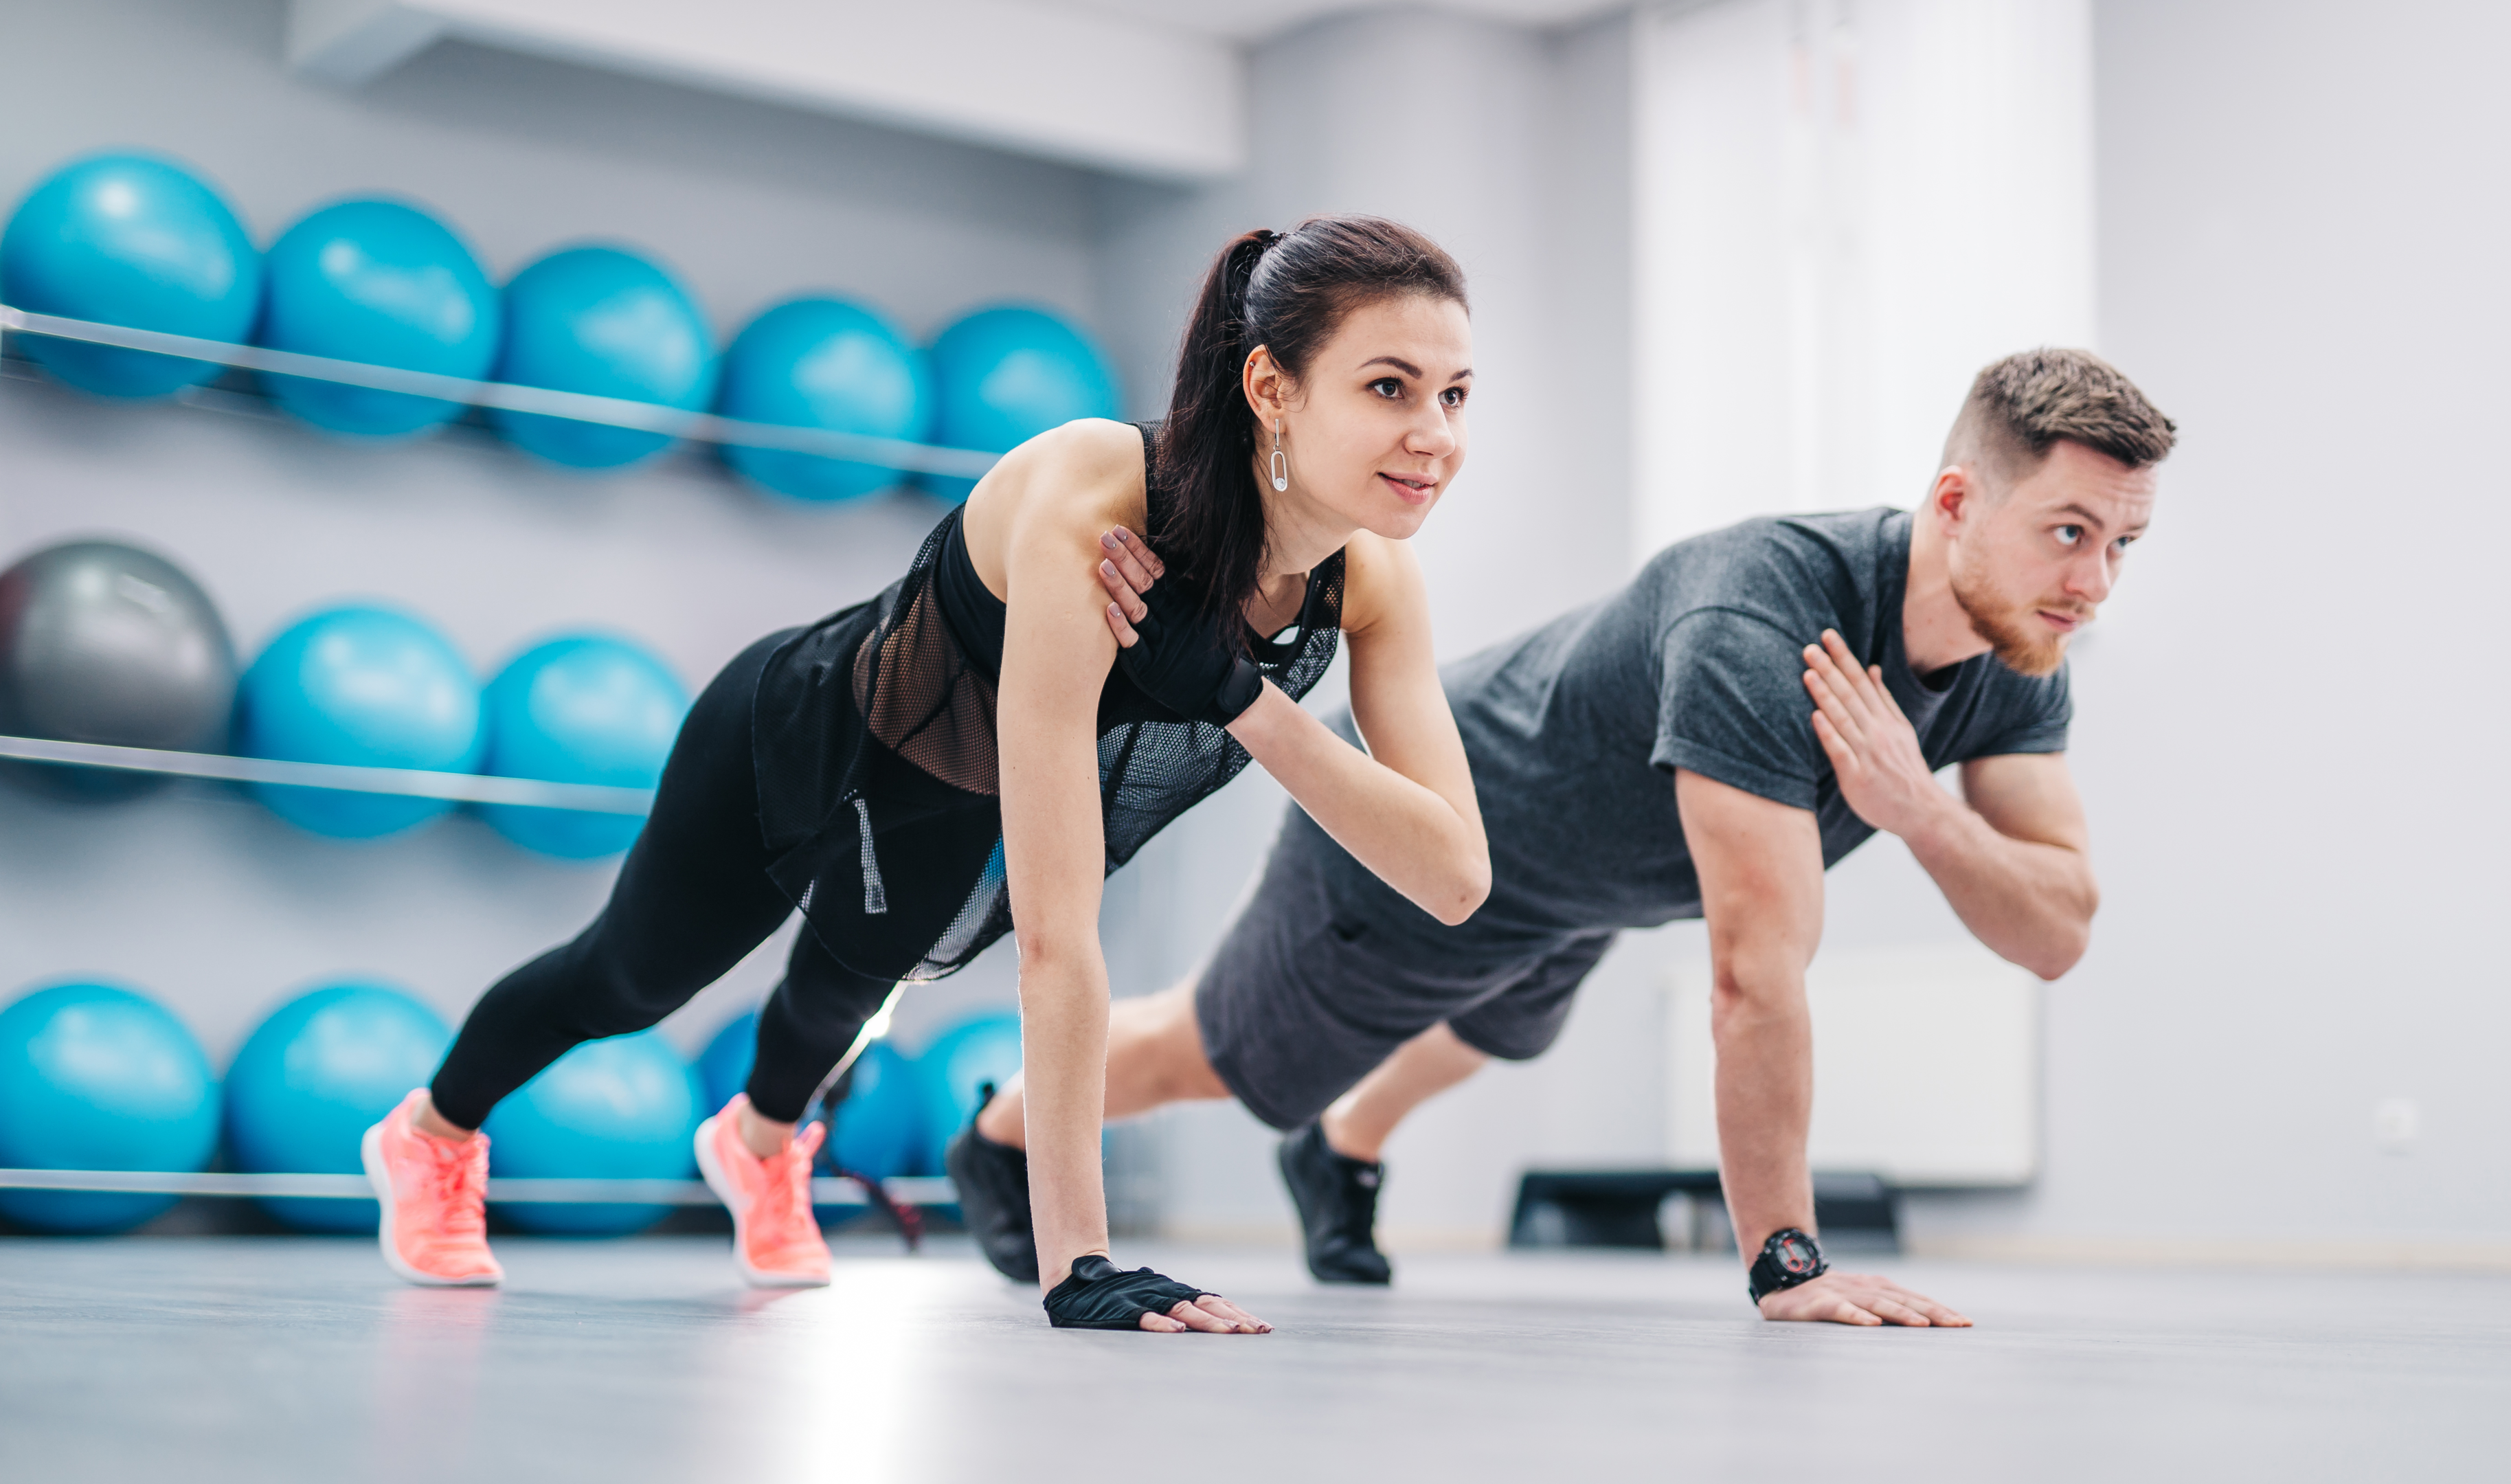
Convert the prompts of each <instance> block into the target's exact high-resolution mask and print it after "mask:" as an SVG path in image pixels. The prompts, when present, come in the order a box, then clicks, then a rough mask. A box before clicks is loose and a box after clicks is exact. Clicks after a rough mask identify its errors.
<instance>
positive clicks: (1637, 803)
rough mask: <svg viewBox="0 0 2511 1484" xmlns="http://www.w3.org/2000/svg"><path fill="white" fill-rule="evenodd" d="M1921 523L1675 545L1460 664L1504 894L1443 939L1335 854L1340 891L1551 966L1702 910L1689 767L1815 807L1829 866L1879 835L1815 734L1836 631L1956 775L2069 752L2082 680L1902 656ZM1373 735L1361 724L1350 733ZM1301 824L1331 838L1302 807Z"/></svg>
mask: <svg viewBox="0 0 2511 1484" xmlns="http://www.w3.org/2000/svg"><path fill="white" fill-rule="evenodd" d="M1909 570H1910V516H1909V514H1908V513H1907V512H1905V511H1898V510H1891V509H1875V510H1859V511H1850V512H1846V513H1843V514H1837V515H1810V516H1786V517H1778V518H1770V519H1761V520H1752V521H1746V522H1744V523H1743V524H1741V525H1738V526H1730V527H1727V528H1725V529H1724V530H1718V531H1712V532H1710V533H1708V534H1706V535H1701V536H1695V537H1693V538H1692V539H1690V540H1688V541H1682V542H1678V543H1677V544H1675V545H1673V546H1670V547H1668V548H1666V549H1665V550H1664V551H1662V552H1660V553H1658V554H1657V555H1656V557H1655V558H1654V559H1653V560H1651V561H1650V562H1649V563H1648V565H1647V566H1646V567H1645V568H1644V569H1643V570H1642V571H1641V573H1640V574H1639V576H1638V577H1637V578H1635V579H1633V581H1632V582H1631V584H1630V585H1629V586H1628V587H1625V588H1623V589H1622V590H1621V591H1620V592H1618V593H1615V594H1613V595H1612V596H1611V597H1608V598H1606V599H1604V600H1603V602H1601V603H1597V604H1593V605H1589V606H1587V607H1584V608H1579V609H1577V610H1575V611H1573V612H1569V613H1566V614H1564V615H1563V616H1561V617H1560V618H1557V619H1555V620H1553V621H1552V622H1551V623H1548V624H1545V625H1544V626H1543V627H1541V628H1539V629H1536V630H1534V631H1533V632H1532V633H1530V634H1526V635H1524V636H1522V637H1520V638H1518V639H1514V640H1510V641H1508V642H1506V643H1504V644H1497V645H1495V646H1493V647H1491V648H1488V649H1486V650H1484V651H1482V652H1481V653H1479V654H1476V655H1473V656H1471V657H1470V658H1467V659H1463V660H1459V661H1457V662H1456V663H1454V664H1452V665H1449V666H1448V667H1447V669H1446V670H1445V671H1444V672H1443V673H1442V679H1443V680H1444V682H1445V683H1446V685H1447V690H1448V701H1449V705H1450V706H1452V707H1453V708H1454V710H1455V714H1456V725H1457V727H1458V729H1459V730H1460V731H1461V732H1462V733H1463V735H1464V742H1465V754H1466V757H1467V758H1468V759H1469V760H1470V762H1472V764H1473V771H1474V788H1475V791H1476V793H1477V794H1478V795H1479V796H1480V798H1481V801H1482V810H1483V824H1484V827H1485V828H1486V829H1487V831H1488V833H1489V836H1490V850H1491V894H1490V899H1489V900H1488V901H1487V902H1485V903H1484V904H1483V907H1482V910H1481V911H1479V912H1477V913H1475V914H1474V916H1473V918H1471V919H1469V920H1468V921H1467V922H1465V923H1464V925H1463V926H1461V927H1455V928H1444V927H1441V926H1440V925H1439V924H1438V921H1437V919H1435V918H1432V917H1431V916H1430V915H1429V914H1427V913H1425V912H1423V911H1421V910H1420V909H1419V908H1417V907H1414V906H1413V905H1412V904H1411V903H1410V902H1408V901H1406V900H1404V898H1403V897H1401V896H1399V895H1398V894H1397V893H1396V892H1395V891H1394V890H1393V889H1392V888H1390V887H1388V886H1387V885H1386V884H1385V883H1384V882H1382V881H1380V880H1378V879H1377V878H1376V877H1374V876H1372V875H1371V874H1370V872H1369V871H1368V869H1367V868H1365V867H1363V866H1361V865H1360V864H1359V863H1358V862H1357V861H1354V860H1353V859H1351V858H1350V857H1349V856H1348V855H1345V854H1344V853H1343V852H1341V851H1340V850H1335V849H1332V848H1331V847H1329V848H1328V849H1327V850H1326V852H1325V853H1326V856H1327V858H1328V860H1329V865H1328V866H1327V868H1326V869H1327V871H1328V873H1329V876H1330V878H1331V879H1332V884H1333V889H1334V891H1335V895H1336V899H1337V900H1339V901H1341V902H1344V903H1347V904H1349V909H1350V911H1351V913H1352V914H1353V915H1354V917H1355V918H1356V919H1358V920H1363V921H1367V922H1369V923H1370V924H1371V927H1372V930H1374V931H1376V932H1379V933H1381V934H1384V935H1389V936H1396V937H1401V938H1403V939H1404V940H1405V941H1407V942H1408V943H1412V944H1417V946H1418V947H1420V948H1421V949H1422V951H1424V952H1435V953H1442V954H1448V953H1459V952H1461V953H1466V954H1470V955H1473V956H1475V957H1487V956H1493V955H1508V956H1519V955H1527V956H1531V955H1540V954H1544V953H1549V952H1551V951H1552V950H1553V949H1554V948H1557V947H1559V946H1560V945H1561V944H1562V943H1563V942H1564V941H1565V940H1566V939H1568V938H1571V937H1574V936H1579V935H1584V934H1592V933H1594V932H1597V931H1599V930H1609V929H1614V928H1622V927H1644V926H1650V925H1653V924H1655V923H1659V922H1664V921H1668V920H1671V919H1673V918H1696V917H1698V916H1699V915H1700V879H1699V877H1698V875H1697V874H1696V873H1695V872H1694V871H1693V869H1692V864H1691V852H1690V850H1689V848H1688V847H1687V846H1686V845H1685V844H1684V842H1683V838H1682V820H1681V817H1680V814H1679V813H1678V812H1677V810H1676V808H1675V801H1674V782H1673V774H1674V770H1675V769H1676V768H1688V769H1690V770H1691V771H1693V772H1695V773H1699V774H1701V775H1703V776H1705V777H1709V778H1715V779H1717V780H1718V781H1719V782H1720V783H1725V784H1731V785H1732V786H1734V787H1736V788H1739V789H1742V790H1744V791H1745V792H1747V793H1751V794H1758V795H1759V796H1760V797H1762V798H1764V799H1770V800H1775V801H1778V802H1780V803H1784V804H1792V805H1794V806H1796V807H1797V808H1805V809H1811V810H1813V811H1814V814H1815V816H1816V818H1817V819H1818V821H1819V822H1820V825H1821V829H1822V859H1823V865H1824V866H1825V867H1829V866H1832V865H1834V864H1835V863H1836V862H1837V861H1838V860H1839V859H1840V858H1841V857H1842V856H1844V855H1846V854H1847V853H1848V852H1849V851H1851V850H1853V849H1855V848H1856V847H1857V846H1858V845H1859V844H1861V843H1863V842H1864V841H1865V840H1866V839H1867V837H1869V836H1871V835H1873V834H1874V829H1873V827H1871V826H1869V825H1868V824H1867V823H1866V822H1865V821H1864V820H1861V819H1859V818H1858V817H1857V815H1856V813H1855V811H1853V810H1851V809H1850V808H1849V806H1848V804H1847V802H1846V801H1844V800H1842V799H1841V798H1840V796H1839V784H1838V781H1837V780H1836V779H1835V778H1834V777H1833V775H1832V770H1831V761H1830V759H1829V758H1828V757H1826V756H1825V755H1824V753H1823V750H1822V744H1821V743H1820V742H1819V741H1817V740H1816V739H1815V737H1814V732H1813V722H1812V717H1813V701H1812V698H1811V697H1809V696H1808V695H1807V694H1806V693H1805V688H1804V679H1803V677H1804V658H1803V653H1802V651H1803V648H1804V646H1805V645H1806V644H1812V643H1815V642H1817V641H1818V640H1819V639H1820V637H1821V635H1822V631H1823V630H1824V629H1826V628H1830V629H1837V630H1838V631H1839V634H1840V637H1841V638H1842V639H1844V640H1846V641H1847V643H1848V645H1849V647H1850V648H1851V649H1853V650H1855V651H1856V653H1857V654H1858V655H1859V656H1861V657H1862V658H1863V659H1864V660H1865V661H1866V662H1867V663H1869V664H1876V665H1880V666H1882V667H1883V680H1884V683H1885V684H1886V685H1888V686H1889V687H1890V688H1891V691H1892V695H1893V698H1894V699H1896V700H1897V701H1899V702H1900V703H1901V709H1902V710H1903V711H1904V712H1906V713H1907V714H1908V715H1909V718H1910V722H1911V723H1912V725H1913V726H1915V727H1916V728H1917V733H1918V741H1919V745H1920V746H1921V748H1922V749H1923V750H1924V751H1925V753H1926V757H1927V762H1929V763H1930V764H1931V765H1933V766H1935V767H1943V766H1945V765H1946V764H1948V763H1952V762H1964V761H1966V760H1968V759H1972V758H1985V757H1992V756H1995V755H1997V754H2002V753H2053V752H2062V751H2064V750H2065V749H2066V746H2067V720H2068V717H2069V715H2070V711H2071V708H2070V706H2069V703H2068V700H2067V672H2066V670H2065V669H2064V668H2061V669H2060V670H2059V671H2058V673H2057V674H2055V675H2052V676H2049V677H2047V678H2045V679H2041V680H2031V679H2028V678H2026V677H2024V676H2021V675H2018V674H2016V673H2015V672H2013V671H2012V670H2009V669H2007V668H2005V666H2003V665H2001V664H1999V663H1998V662H1997V661H1996V660H1995V659H1994V658H1992V657H1990V656H1989V655H1984V654H1983V655H1980V656H1977V657H1976V658H1973V659H1969V660H1965V661H1963V662H1962V663H1961V664H1958V665H1955V666H1952V667H1951V668H1950V669H1948V670H1944V671H1940V672H1938V673H1936V674H1935V675H1933V676H1930V677H1929V678H1928V683H1920V681H1919V680H1918V678H1917V676H1916V675H1915V674H1914V673H1913V672H1912V670H1911V669H1910V662H1909V659H1908V656H1907V655H1906V654H1905V653H1904V651H1903V649H1902V637H1901V599H1902V592H1903V589H1904V587H1905V586H1906V585H1907V583H1908V580H1909ZM1333 724H1334V725H1335V726H1336V727H1337V729H1339V730H1341V731H1342V732H1343V733H1344V735H1345V736H1351V735H1353V732H1352V729H1351V722H1350V719H1349V717H1348V716H1347V715H1346V716H1338V717H1336V718H1335V719H1334V723H1333ZM1288 828H1289V829H1292V830H1294V831H1295V830H1307V831H1312V832H1316V833H1317V834H1318V835H1319V837H1320V840H1318V841H1311V843H1319V842H1322V840H1321V838H1322V833H1323V832H1321V831H1317V826H1316V825H1315V823H1314V822H1313V821H1311V820H1309V819H1308V818H1307V816H1306V815H1305V814H1303V813H1300V812H1299V811H1297V810H1295V809H1294V811H1293V818H1292V820H1291V822H1290V824H1289V826H1288Z"/></svg>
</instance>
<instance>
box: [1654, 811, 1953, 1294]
mask: <svg viewBox="0 0 2511 1484" xmlns="http://www.w3.org/2000/svg"><path fill="white" fill-rule="evenodd" d="M1674 797H1675V803H1676V805H1677V806H1678V807H1679V808H1680V810H1681V814H1682V835H1683V840H1685V842H1687V843H1688V844H1689V846H1690V848H1691V860H1692V865H1693V866H1694V868H1695V869H1697V870H1698V872H1699V873H1700V902H1701V916H1702V917H1704V918H1707V919H1708V924H1709V957H1710V964H1711V969H1712V972H1713V974H1714V976H1715V980H1716V982H1715V984H1714V986H1713V987H1712V989H1711V992H1710V1000H1709V1028H1710V1035H1711V1036H1712V1038H1713V1039H1715V1041H1716V1042H1717V1046H1718V1145H1719V1170H1720V1172H1721V1175H1722V1180H1723V1184H1724V1185H1725V1188H1726V1210H1727V1214H1728V1216H1729V1217H1730V1218H1731V1219H1732V1220H1733V1222H1734V1224H1735V1239H1736V1246H1737V1247H1738V1248H1739V1249H1740V1250H1741V1253H1742V1256H1743V1259H1744V1261H1745V1263H1746V1265H1747V1266H1749V1265H1750V1264H1751V1263H1752V1260H1753V1258H1754V1257H1755V1256H1756V1255H1758V1253H1759V1251H1760V1249H1761V1244H1762V1243H1763V1242H1764V1241H1766V1240H1768V1239H1769V1236H1770V1234H1771V1233H1772V1232H1774V1231H1778V1230H1781V1229H1783V1228H1787V1227H1796V1228H1800V1229H1802V1230H1807V1231H1812V1230H1814V1224H1813V1182H1812V1179H1811V1178H1810V1176H1808V1174H1807V1173H1806V1170H1805V1126H1806V1124H1807V1122H1808V1121H1809V1120H1810V1118H1811V1116H1812V1112H1813V1025H1812V1021H1811V1019H1810V1018H1809V1017H1808V1016H1807V1014H1806V1012H1805V994H1804V976H1805V966H1806V965H1807V964H1809V963H1811V962H1812V961H1813V953H1814V949H1815V947H1816V946H1817V945H1818V944H1819V943H1820V942H1821V941H1822V836H1821V833H1820V832H1819V831H1818V830H1817V829H1816V827H1815V824H1814V817H1813V813H1812V811H1811V810H1808V809H1798V808H1793V807H1791V806H1789V805H1787V804H1782V803H1774V802H1772V801H1769V800H1766V799H1763V798H1760V797H1758V795H1754V794H1748V793H1746V792H1744V791H1743V790H1742V789H1738V788H1734V787H1731V786H1730V785H1727V784H1723V783H1719V782H1718V781H1717V780H1715V779H1712V778H1706V777H1703V776H1701V775H1700V774H1698V773H1694V772H1690V771H1688V770H1677V771H1676V773H1675V775H1674ZM1817 1234H1819V1233H1817ZM1761 1314H1762V1317H1764V1318H1769V1319H1828V1320H1831V1321H1833V1322H1835V1323H1839V1324H1883V1323H1893V1324H1917V1325H1924V1324H1930V1323H1933V1324H1952V1325H1962V1324H1968V1323H1969V1322H1970V1321H1969V1320H1967V1319H1965V1318H1963V1317H1962V1316H1961V1315H1959V1314H1957V1313H1955V1312H1953V1311H1952V1310H1951V1309H1950V1308H1945V1307H1944V1306H1943V1305H1941V1304H1938V1303H1936V1302H1935V1301H1934V1300H1932V1299H1928V1298H1926V1297H1924V1296H1922V1295H1919V1294H1915V1293H1912V1292H1911V1291H1910V1290H1908V1289H1906V1288H1903V1287H1902V1286H1901V1285H1900V1284H1898V1283H1895V1282H1893V1281H1892V1280H1890V1279H1889V1278H1881V1277H1874V1276H1870V1275H1867V1274H1861V1273H1845V1272H1837V1271H1834V1272H1828V1273H1825V1274H1823V1275H1822V1276H1821V1277H1818V1278H1816V1279H1814V1280H1813V1281H1812V1282H1810V1283H1803V1284H1799V1285H1797V1286H1796V1287H1795V1288H1790V1289H1785V1290H1782V1291H1780V1292H1778V1293H1774V1294H1771V1295H1769V1296H1767V1297H1766V1298H1764V1299H1762V1300H1761Z"/></svg>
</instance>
